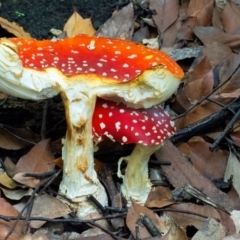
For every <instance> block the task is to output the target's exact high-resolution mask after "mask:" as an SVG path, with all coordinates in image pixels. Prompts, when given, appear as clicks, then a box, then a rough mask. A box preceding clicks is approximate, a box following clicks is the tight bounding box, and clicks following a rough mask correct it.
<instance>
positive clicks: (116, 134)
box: [92, 99, 175, 146]
mask: <svg viewBox="0 0 240 240" xmlns="http://www.w3.org/2000/svg"><path fill="white" fill-rule="evenodd" d="M92 124H93V136H94V140H95V142H100V141H101V140H102V138H104V137H108V138H110V139H111V140H112V141H117V142H120V143H121V144H130V143H135V144H142V145H145V146H150V145H159V144H161V143H162V142H163V141H164V140H165V139H167V138H169V137H171V136H172V135H173V134H174V133H175V128H174V122H173V121H171V119H170V117H169V116H168V114H167V113H166V112H165V111H164V110H163V109H162V108H161V106H160V105H157V106H153V107H151V108H148V109H143V108H140V109H132V108H129V107H126V106H125V105H124V104H122V103H120V104H117V103H115V102H112V101H106V100H103V99H98V100H97V103H96V106H95V111H94V115H93V120H92Z"/></svg>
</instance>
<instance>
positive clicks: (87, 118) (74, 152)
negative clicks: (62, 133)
mask: <svg viewBox="0 0 240 240" xmlns="http://www.w3.org/2000/svg"><path fill="white" fill-rule="evenodd" d="M62 98H63V101H64V104H65V112H66V121H67V134H66V139H65V140H64V141H63V143H64V146H63V151H62V158H63V161H64V167H63V180H62V182H61V184H60V188H59V192H60V194H62V195H64V196H65V197H66V198H67V199H69V200H70V201H71V202H72V204H70V206H71V207H72V208H74V210H76V211H77V212H78V217H80V218H82V217H86V216H87V215H89V214H93V213H94V212H97V210H96V208H95V206H94V205H93V204H92V203H91V202H89V200H88V199H87V196H88V195H93V196H94V197H95V198H96V199H97V200H98V201H99V202H100V203H101V204H102V205H103V206H105V205H106V204H107V196H106V192H105V190H104V188H103V186H102V185H101V184H100V182H99V180H98V178H97V174H96V172H95V170H94V158H93V142H92V115H93V111H94V107H95V102H96V96H95V95H93V96H87V95H83V94H81V93H78V95H77V97H76V91H75V89H74V88H73V89H69V90H68V91H66V92H65V93H62Z"/></svg>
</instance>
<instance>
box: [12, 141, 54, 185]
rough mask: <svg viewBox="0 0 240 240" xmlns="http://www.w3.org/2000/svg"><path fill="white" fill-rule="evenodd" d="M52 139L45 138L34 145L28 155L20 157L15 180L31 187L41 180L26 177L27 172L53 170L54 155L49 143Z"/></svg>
mask: <svg viewBox="0 0 240 240" xmlns="http://www.w3.org/2000/svg"><path fill="white" fill-rule="evenodd" d="M49 142H50V140H49V139H45V140H42V141H41V142H39V143H38V144H37V145H36V146H34V147H33V148H32V149H31V150H30V151H29V152H28V153H27V154H26V155H24V156H23V157H21V158H20V160H19V161H18V163H17V165H16V168H15V176H14V178H13V179H14V180H15V181H18V182H19V183H22V184H25V185H27V186H29V187H35V186H36V184H38V182H39V180H38V179H35V178H32V177H24V176H23V175H24V174H25V173H38V174H40V173H44V172H48V171H51V170H53V168H54V164H53V161H54V156H53V154H52V152H51V148H50V145H49Z"/></svg>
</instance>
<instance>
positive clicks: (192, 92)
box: [185, 57, 214, 104]
mask: <svg viewBox="0 0 240 240" xmlns="http://www.w3.org/2000/svg"><path fill="white" fill-rule="evenodd" d="M213 84H214V82H213V71H212V67H211V64H210V61H209V59H208V58H207V57H204V58H203V59H202V61H200V62H199V64H197V65H196V67H195V68H194V70H193V72H192V73H191V74H190V76H189V79H188V80H187V82H186V86H185V91H186V94H187V96H188V98H189V100H190V102H192V103H193V104H194V102H196V101H197V100H200V99H202V98H203V97H205V96H207V95H208V94H209V93H211V92H212V89H213Z"/></svg>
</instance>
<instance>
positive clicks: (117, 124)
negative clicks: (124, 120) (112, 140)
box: [115, 122, 121, 131]
mask: <svg viewBox="0 0 240 240" xmlns="http://www.w3.org/2000/svg"><path fill="white" fill-rule="evenodd" d="M120 125H121V123H120V122H116V123H115V128H116V130H117V131H119V130H120Z"/></svg>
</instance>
